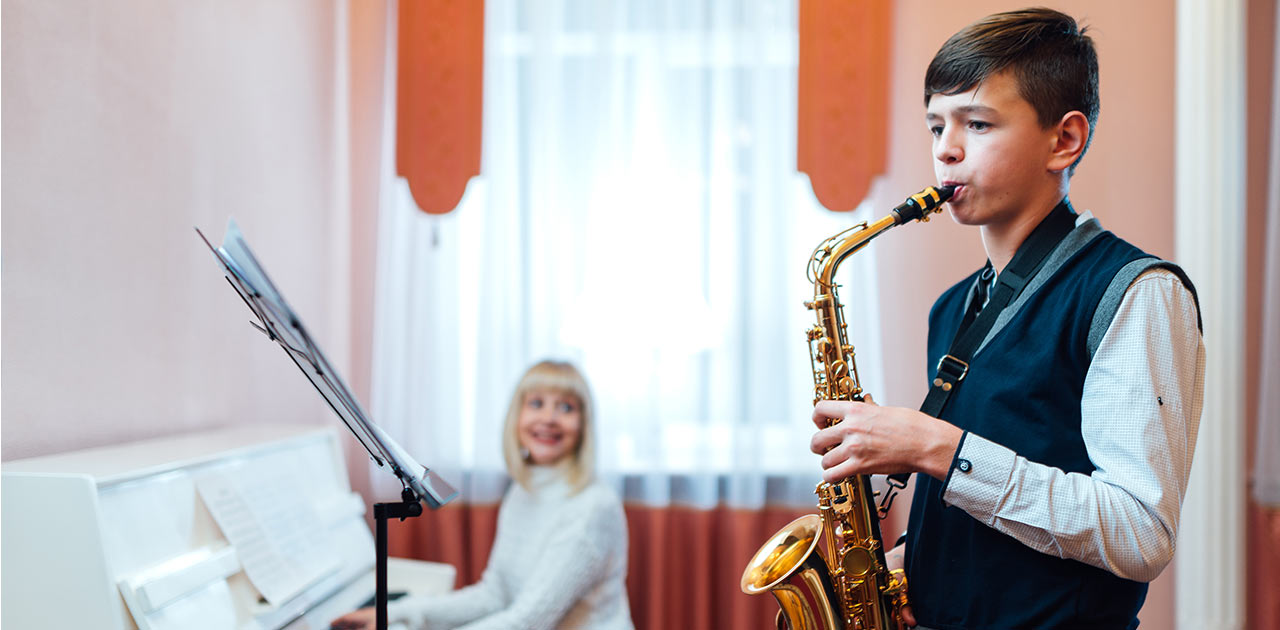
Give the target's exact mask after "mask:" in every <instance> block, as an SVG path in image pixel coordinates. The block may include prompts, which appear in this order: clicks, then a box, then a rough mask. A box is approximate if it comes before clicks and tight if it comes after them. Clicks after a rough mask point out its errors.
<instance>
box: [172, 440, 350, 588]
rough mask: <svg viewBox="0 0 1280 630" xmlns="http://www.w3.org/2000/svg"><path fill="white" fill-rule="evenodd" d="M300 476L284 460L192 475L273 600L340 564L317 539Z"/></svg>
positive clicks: (317, 528) (256, 581)
mask: <svg viewBox="0 0 1280 630" xmlns="http://www.w3.org/2000/svg"><path fill="white" fill-rule="evenodd" d="M298 477H299V475H298V474H297V473H296V471H293V470H292V469H289V468H286V467H284V466H268V465H262V464H245V465H241V466H237V467H234V468H231V469H222V470H219V471H217V472H213V473H209V474H206V475H204V476H202V477H200V478H199V479H197V480H196V487H197V488H198V489H199V491H200V497H201V498H202V499H203V500H204V503H205V506H206V507H208V509H209V513H210V514H212V515H213V519H214V520H215V521H217V523H218V527H219V528H220V529H221V530H222V533H223V535H224V536H226V537H227V541H228V542H230V543H231V545H232V546H234V547H235V550H236V555H237V557H238V558H239V560H240V564H241V566H243V567H244V572H245V575H246V576H247V577H248V578H249V581H250V582H252V583H253V586H254V587H255V588H257V589H258V592H259V593H261V594H262V596H263V598H264V599H266V600H267V602H268V603H270V604H271V605H272V606H279V605H281V604H283V603H285V602H287V601H289V599H291V598H293V597H294V596H295V595H297V594H298V593H300V592H301V591H302V589H304V588H306V587H307V586H310V585H311V584H313V583H315V582H316V581H318V580H320V579H321V578H323V577H325V576H326V575H328V574H330V573H332V572H334V571H336V570H337V569H338V563H337V560H336V559H334V558H333V557H332V556H331V555H330V554H327V553H325V551H324V549H323V547H322V546H321V544H320V535H321V533H322V532H321V529H320V528H321V520H320V518H319V517H318V516H317V514H316V512H315V510H314V509H313V507H312V505H311V504H310V503H309V502H308V501H307V500H306V495H305V493H303V492H301V491H300V490H299V489H300V488H303V486H302V485H301V484H302V483H304V482H303V480H301V479H299V478H298Z"/></svg>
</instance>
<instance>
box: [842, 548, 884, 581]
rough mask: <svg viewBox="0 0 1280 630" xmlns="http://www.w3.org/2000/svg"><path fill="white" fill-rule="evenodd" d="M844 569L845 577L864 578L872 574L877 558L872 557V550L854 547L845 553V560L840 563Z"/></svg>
mask: <svg viewBox="0 0 1280 630" xmlns="http://www.w3.org/2000/svg"><path fill="white" fill-rule="evenodd" d="M840 563H841V565H842V566H843V567H844V573H845V575H848V576H850V577H862V576H864V575H866V574H868V573H870V572H871V570H872V569H874V568H875V566H876V560H875V557H874V556H872V555H871V550H869V549H867V548H865V547H854V548H852V549H849V550H848V551H846V552H845V554H844V558H842V559H841V561H840Z"/></svg>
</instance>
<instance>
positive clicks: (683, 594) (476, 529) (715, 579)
mask: <svg viewBox="0 0 1280 630" xmlns="http://www.w3.org/2000/svg"><path fill="white" fill-rule="evenodd" d="M812 511H813V510H790V509H781V508H767V509H764V510H760V511H747V510H730V509H726V508H721V509H715V510H695V509H691V508H679V507H673V508H651V507H644V506H638V505H627V506H626V513H627V528H628V530H629V532H630V541H629V543H630V555H629V557H628V559H627V564H628V575H627V591H628V596H629V597H630V600H631V617H632V620H634V621H635V625H636V628H637V630H660V629H661V630H666V629H670V628H685V629H688V630H698V629H701V628H706V629H708V630H711V629H719V628H734V629H735V630H754V629H758V630H772V628H774V622H773V619H774V616H775V615H776V614H777V611H778V606H777V602H775V601H774V599H773V597H772V596H768V595H761V596H756V597H749V596H747V595H745V594H743V593H742V591H741V590H740V589H739V586H738V583H739V581H740V580H741V578H742V570H743V568H744V567H746V565H747V560H749V559H750V558H751V556H752V555H753V554H755V552H756V550H757V549H759V548H760V545H761V544H763V543H764V541H765V540H766V539H767V538H768V537H769V536H772V535H773V533H774V532H775V531H777V530H778V528H780V527H782V526H783V525H785V524H787V523H788V522H790V521H791V520H792V519H795V518H796V517H798V516H800V515H801V514H805V513H808V512H812ZM496 525H497V506H492V505H487V506H475V505H449V506H445V507H444V508H441V509H440V510H438V511H436V512H428V513H426V514H423V515H422V516H421V517H418V518H415V519H410V520H407V521H404V522H396V521H392V522H391V523H388V527H387V530H388V531H387V538H388V542H387V545H388V550H389V551H388V552H389V553H390V555H392V556H398V557H408V558H418V559H421V560H433V561H436V562H448V563H450V564H453V565H454V566H456V567H458V586H464V585H467V584H471V583H474V582H475V581H477V580H479V579H480V575H481V573H483V572H484V567H485V563H486V562H487V561H488V557H489V549H490V547H492V545H493V536H494V532H495V530H496Z"/></svg>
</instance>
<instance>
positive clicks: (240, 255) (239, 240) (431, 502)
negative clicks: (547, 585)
mask: <svg viewBox="0 0 1280 630" xmlns="http://www.w3.org/2000/svg"><path fill="white" fill-rule="evenodd" d="M196 234H199V235H200V239H201V240H203V241H204V244H205V245H206V246H208V247H209V250H210V251H212V252H213V255H214V257H215V258H217V259H218V262H219V263H220V264H221V265H222V268H223V272H224V274H225V275H226V278H227V282H228V283H229V284H230V285H231V287H232V288H233V289H235V291H236V293H237V294H239V296H240V298H241V299H243V300H244V303H245V304H246V305H248V307H249V310H251V311H253V314H254V316H255V317H257V319H258V322H259V323H254V322H253V321H250V322H249V324H250V325H252V326H253V327H254V328H256V329H258V331H259V332H261V333H262V334H264V335H266V336H267V337H268V338H269V339H271V340H272V341H274V342H276V343H278V344H280V347H281V348H284V351H285V354H287V355H289V358H290V359H292V360H293V362H294V364H295V365H297V366H298V369H300V370H302V373H303V374H305V375H306V376H307V379H308V380H309V381H311V384H312V385H314V386H315V388H316V391H318V392H320V395H321V396H322V397H324V400H325V402H327V403H329V407H330V408H332V409H333V411H334V413H336V414H338V418H339V419H341V420H342V423H343V424H345V425H346V426H347V429H349V430H350V431H351V434H352V435H354V436H355V438H356V441H358V442H360V445H361V446H363V447H364V449H365V450H366V451H368V452H369V457H371V458H373V461H374V463H376V464H378V466H379V467H380V468H388V469H390V470H391V472H392V473H393V474H395V476H396V477H397V478H398V479H399V480H400V483H401V485H402V486H403V489H402V490H401V491H400V499H401V500H400V502H399V503H375V504H374V505H373V515H374V520H375V521H376V523H377V550H376V553H377V569H376V573H377V577H376V582H377V591H376V594H375V598H374V599H375V604H374V605H375V607H376V609H377V612H376V615H377V628H378V630H386V627H387V519H388V518H398V519H400V520H402V521H403V520H404V519H406V518H412V517H415V516H419V515H420V514H422V502H424V501H425V502H426V504H427V506H428V507H430V508H431V509H433V510H434V509H436V508H438V507H440V506H442V505H444V504H446V503H448V502H449V501H452V500H453V499H454V498H456V497H457V496H458V491H457V490H456V489H455V488H454V487H453V486H451V485H449V483H448V482H446V481H445V480H444V479H443V478H441V477H440V476H439V475H437V474H436V473H434V472H432V471H431V469H429V468H427V467H425V466H423V465H421V464H419V463H418V462H416V461H414V459H413V458H412V457H411V456H409V454H408V453H406V452H405V451H404V449H402V448H401V447H400V445H399V444H397V443H396V441H395V440H393V439H391V437H390V436H388V435H387V434H386V433H385V432H384V431H383V430H382V429H380V428H379V427H378V426H377V425H376V424H374V423H373V422H371V421H370V420H369V417H368V415H367V414H365V412H364V408H363V407H361V406H360V401H358V400H356V397H355V396H354V395H352V393H351V390H350V389H348V388H347V385H346V383H345V382H344V381H343V380H342V377H341V376H340V375H339V374H338V372H337V370H335V369H333V366H332V365H331V364H330V363H329V360H328V359H327V358H325V356H324V353H323V352H321V351H320V346H318V345H317V344H316V343H315V340H313V339H312V337H311V335H310V334H309V333H307V329H306V328H305V327H304V326H303V325H302V321H301V320H300V319H299V318H298V316H297V314H296V313H294V312H293V309H291V308H289V305H288V303H286V302H285V301H284V296H283V295H281V294H280V291H279V290H278V289H276V286H275V284H274V283H272V282H271V279H270V278H268V277H267V272H266V270H265V269H263V268H262V265H261V264H259V263H258V259H257V258H256V257H255V256H254V255H253V252H252V251H251V250H250V249H249V245H248V243H246V242H245V240H244V237H243V236H242V235H241V234H240V228H239V227H238V226H237V225H236V222H235V220H234V219H233V220H230V221H228V222H227V232H226V235H225V236H223V239H222V246H221V247H214V246H213V244H212V243H210V242H209V239H207V238H205V236H204V233H203V232H201V231H200V229H199V228H196ZM418 471H421V472H418Z"/></svg>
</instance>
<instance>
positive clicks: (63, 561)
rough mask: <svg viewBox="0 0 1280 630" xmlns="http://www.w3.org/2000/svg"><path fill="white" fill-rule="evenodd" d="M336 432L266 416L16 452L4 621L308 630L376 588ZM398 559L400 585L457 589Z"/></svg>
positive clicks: (6, 506)
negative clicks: (194, 430)
mask: <svg viewBox="0 0 1280 630" xmlns="http://www.w3.org/2000/svg"><path fill="white" fill-rule="evenodd" d="M338 437H339V434H338V432H337V431H336V430H335V429H332V428H322V427H296V426H272V425H259V426H252V427H240V428H235V429H227V430H220V431H214V432H209V433H200V434H191V435H186V436H181V437H176V438H166V439H160V440H152V441H147V442H140V443H136V444H130V445H123V446H114V447H107V448H99V449H91V450H86V451H79V452H75V453H67V454H63V455H54V456H49V457H39V458H33V459H27V460H17V461H12V462H5V463H4V465H3V471H4V475H3V489H2V493H0V500H2V501H3V509H2V512H0V513H2V515H3V523H2V532H3V541H2V547H0V549H2V551H0V561H2V563H3V567H2V570H3V572H2V573H0V579H2V581H3V601H2V602H0V625H3V627H4V628H5V629H6V630H10V629H11V630H22V629H28V628H31V629H37V628H38V629H47V630H58V629H67V630H72V629H75V630H87V629H92V630H132V629H139V630H177V629H182V630H205V629H208V630H277V629H282V628H283V629H287V630H310V629H320V628H328V627H329V621H330V620H331V619H333V618H334V617H336V616H338V615H340V614H342V613H344V612H346V611H349V610H353V609H355V608H356V607H358V606H360V605H361V604H363V603H365V602H366V601H367V600H368V599H370V598H371V597H372V596H373V592H374V575H373V567H374V560H375V558H374V542H373V536H372V535H371V534H370V532H369V528H368V526H367V525H366V522H365V519H364V512H365V505H364V502H363V500H362V499H361V498H360V496H359V495H358V494H356V493H354V492H352V490H351V486H350V483H349V482H348V478H347V471H346V465H345V463H344V459H343V455H342V447H341V444H340V442H339V439H338ZM453 581H454V569H453V567H451V566H449V565H442V564H436V563H426V562H415V561H410V560H399V559H394V558H393V559H392V560H391V562H390V565H389V568H388V583H389V590H391V591H406V592H409V593H410V594H417V593H431V592H442V591H446V590H448V589H449V588H451V587H452V586H453Z"/></svg>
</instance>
